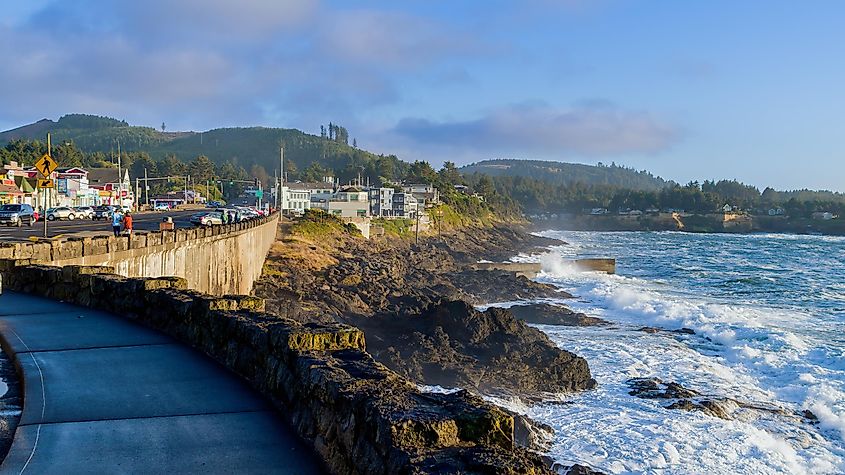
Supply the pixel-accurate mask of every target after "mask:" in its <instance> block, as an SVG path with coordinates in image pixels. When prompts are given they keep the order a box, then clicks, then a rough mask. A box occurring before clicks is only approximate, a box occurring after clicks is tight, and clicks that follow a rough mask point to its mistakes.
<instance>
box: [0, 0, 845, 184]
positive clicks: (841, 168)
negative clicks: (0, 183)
mask: <svg viewBox="0 0 845 475" xmlns="http://www.w3.org/2000/svg"><path fill="white" fill-rule="evenodd" d="M2 5H3V15H2V16H0V58H3V65H2V67H0V130H6V129H10V128H13V127H17V126H20V125H24V124H27V123H31V122H34V121H36V120H38V119H41V118H51V119H54V120H55V119H58V118H59V117H60V116H62V115H64V114H68V113H88V114H97V115H106V116H110V117H115V118H118V119H123V120H126V121H128V122H129V123H130V124H133V125H146V126H152V127H156V128H158V127H160V125H161V124H162V123H165V124H166V126H167V130H168V131H176V130H194V131H201V130H208V129H212V128H218V127H235V126H256V125H257V126H267V127H286V128H297V129H300V130H303V131H305V132H309V133H315V134H317V133H319V130H320V125H321V124H328V123H329V122H334V123H337V124H341V125H343V126H345V127H346V128H347V129H348V130H349V132H350V136H351V137H354V138H355V139H356V140H357V143H358V145H359V146H360V147H361V148H364V149H367V150H371V151H374V152H378V153H387V154H389V153H394V154H396V155H398V156H399V157H400V158H402V159H405V160H417V159H423V160H428V161H431V162H432V163H433V164H435V165H436V166H439V165H440V164H442V162H443V161H444V160H450V161H453V162H456V163H458V164H466V163H471V162H474V161H478V160H483V159H490V158H526V159H542V160H560V161H568V162H580V163H590V164H595V163H597V162H602V163H606V164H609V163H616V164H619V165H625V166H629V167H634V168H637V169H647V170H649V171H651V172H652V173H654V174H657V175H660V176H663V177H664V178H668V179H673V180H676V181H678V182H681V183H686V182H688V181H691V180H699V181H701V180H705V179H722V178H736V179H738V180H740V181H743V182H746V183H750V184H753V185H757V186H759V187H760V188H761V189H762V188H763V187H765V186H773V187H775V188H778V189H800V188H811V189H830V190H836V191H845V117H843V116H845V61H843V60H842V54H843V45H845V28H842V24H843V22H845V2H841V1H832V0H818V1H813V2H794V1H779V0H766V1H763V0H757V1H754V0H748V1H742V2H737V1H723V0H710V1H706V2H685V1H684V2H681V1H677V2H676V1H668V0H662V1H661V0H653V1H645V0H642V1H633V0H515V1H503V0H485V1H483V2H482V1H464V0H450V1H448V2H447V1H432V0H403V1H400V2H384V1H382V2H376V1H350V0H346V1H341V0H338V1H331V0H238V1H233V0H145V1H143V2H139V1H136V0H132V1H125V0H75V1H72V2H70V1H66V0H3V2H2Z"/></svg>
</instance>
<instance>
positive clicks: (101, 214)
mask: <svg viewBox="0 0 845 475" xmlns="http://www.w3.org/2000/svg"><path fill="white" fill-rule="evenodd" d="M113 212H114V208H113V207H111V206H95V207H94V213H93V214H92V215H91V219H93V220H94V221H99V220H101V219H111V214H112V213H113Z"/></svg>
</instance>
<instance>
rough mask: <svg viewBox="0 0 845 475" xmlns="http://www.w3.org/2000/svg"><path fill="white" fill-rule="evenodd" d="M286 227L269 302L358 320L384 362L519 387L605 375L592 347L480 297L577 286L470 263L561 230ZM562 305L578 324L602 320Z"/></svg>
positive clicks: (314, 316) (270, 263) (426, 381)
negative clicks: (377, 233) (579, 346)
mask: <svg viewBox="0 0 845 475" xmlns="http://www.w3.org/2000/svg"><path fill="white" fill-rule="evenodd" d="M281 233H282V234H281V236H280V237H281V239H280V241H279V242H278V243H277V244H276V245H274V246H273V248H272V249H271V251H270V256H269V257H268V259H267V263H266V264H265V273H264V275H263V276H262V278H261V279H260V280H259V281H258V282H257V283H256V286H255V295H256V296H258V297H261V298H264V299H265V300H266V301H267V311H269V312H272V313H276V314H278V315H280V316H283V317H286V318H292V319H294V320H297V321H301V322H319V323H332V322H339V323H344V324H349V325H353V326H356V327H358V328H360V329H361V330H363V331H364V333H365V335H366V337H367V350H368V351H369V352H370V353H371V354H372V355H373V357H375V358H376V360H377V361H379V362H380V363H382V364H384V365H386V366H387V367H388V368H390V369H392V370H394V371H396V372H397V373H399V374H401V375H403V376H405V377H407V378H409V379H410V380H411V381H413V382H415V383H417V384H422V385H432V386H443V387H447V388H463V389H469V390H472V391H476V392H481V393H485V394H491V393H508V394H510V395H514V396H532V395H536V394H541V393H561V392H569V391H578V390H585V389H590V388H592V387H594V386H595V384H596V383H595V380H593V379H592V377H591V375H590V370H589V367H588V365H587V362H586V361H585V360H584V359H583V358H580V357H578V356H577V355H574V354H572V353H570V352H567V351H565V350H562V349H559V348H558V347H557V346H556V345H555V344H554V343H552V341H551V340H549V338H548V337H547V336H546V335H545V334H544V333H542V332H541V331H539V330H537V329H535V328H532V327H530V326H528V325H526V323H525V322H524V321H523V320H522V319H521V318H517V317H516V316H515V315H514V313H513V312H511V311H510V310H507V309H501V308H490V309H488V310H486V311H483V312H482V311H478V310H476V309H475V308H474V306H475V305H484V304H490V303H495V302H505V301H515V300H524V299H541V298H557V299H559V298H562V297H563V298H567V297H571V296H570V295H568V294H566V293H564V292H561V291H560V290H558V289H557V288H555V287H553V286H550V285H546V284H541V283H537V282H534V281H531V280H529V279H527V278H525V277H522V276H516V275H515V274H514V273H511V272H507V271H487V270H472V269H470V268H469V267H470V266H471V265H472V264H475V263H476V262H478V261H479V260H481V259H484V260H491V261H498V260H502V259H504V258H505V256H512V255H514V254H516V253H517V252H520V251H521V252H532V251H537V250H540V249H542V248H544V247H545V246H548V245H550V244H559V241H555V240H551V239H545V238H539V237H536V236H532V235H530V234H528V233H524V232H521V231H519V230H517V229H514V228H511V227H504V226H503V227H494V228H482V229H471V230H461V231H458V232H454V233H451V234H449V235H447V236H446V237H445V238H444V239H443V240H442V241H441V240H439V239H437V238H433V237H429V238H426V239H423V240H421V242H420V243H418V244H417V243H413V242H409V241H405V240H400V239H384V240H379V241H366V240H363V239H360V238H356V237H354V236H350V235H345V234H339V235H333V236H330V237H324V238H323V239H310V238H308V237H307V236H298V235H296V233H295V232H294V233H291V232H290V231H289V230H288V229H285V227H284V226H283V229H282V231H281ZM554 309H556V310H558V312H559V314H560V316H561V317H562V318H564V317H565V319H567V321H568V322H569V324H573V325H578V324H584V325H592V324H597V323H601V322H600V321H598V319H590V317H587V316H585V315H580V314H575V313H574V312H571V311H570V310H568V309H566V308H565V307H560V306H556V307H554ZM526 313H528V312H521V314H522V315H523V318H524V314H526ZM548 313H551V312H546V313H545V314H548ZM545 314H544V315H545Z"/></svg>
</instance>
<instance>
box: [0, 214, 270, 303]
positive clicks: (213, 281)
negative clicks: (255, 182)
mask: <svg viewBox="0 0 845 475" xmlns="http://www.w3.org/2000/svg"><path fill="white" fill-rule="evenodd" d="M278 219H279V217H278V215H277V214H275V215H272V216H268V217H265V218H260V219H255V220H251V221H247V222H244V223H238V224H230V225H223V226H214V227H202V228H195V229H176V230H173V231H152V232H146V233H145V232H138V233H136V234H134V235H132V236H131V237H129V236H120V237H113V236H96V237H79V238H74V237H71V238H68V239H66V240H58V241H44V242H34V243H14V244H11V243H9V244H6V245H4V246H0V259H9V260H15V261H17V262H18V263H19V264H47V265H55V266H69V265H84V266H108V267H110V268H112V269H113V270H114V272H115V273H117V274H118V275H122V276H124V277H165V276H175V277H182V278H184V279H186V280H187V283H188V288H191V289H194V290H198V291H201V292H205V293H208V294H211V295H226V294H243V295H245V294H249V293H250V291H251V290H252V285H253V283H254V282H255V281H256V280H257V279H258V278H259V277H260V276H261V271H262V267H263V265H264V259H265V258H266V256H267V252H268V250H269V249H270V246H271V245H272V244H273V242H274V241H275V239H276V229H277V224H278Z"/></svg>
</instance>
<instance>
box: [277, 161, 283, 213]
mask: <svg viewBox="0 0 845 475" xmlns="http://www.w3.org/2000/svg"><path fill="white" fill-rule="evenodd" d="M277 195H280V196H281V198H279V211H282V208H284V207H285V147H283V146H279V191H278V193H277Z"/></svg>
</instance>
